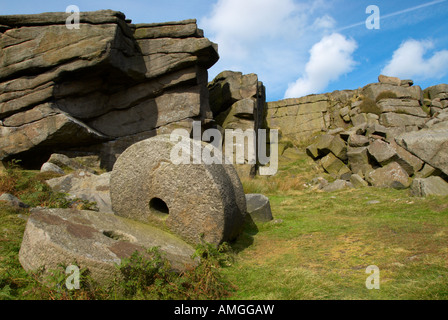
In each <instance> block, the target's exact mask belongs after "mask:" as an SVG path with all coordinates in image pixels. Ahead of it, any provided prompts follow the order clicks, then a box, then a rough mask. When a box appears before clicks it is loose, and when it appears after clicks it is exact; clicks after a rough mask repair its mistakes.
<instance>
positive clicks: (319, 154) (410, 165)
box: [307, 76, 448, 195]
mask: <svg viewBox="0 0 448 320" xmlns="http://www.w3.org/2000/svg"><path fill="white" fill-rule="evenodd" d="M379 79H380V83H378V84H371V85H368V86H366V87H365V88H363V90H362V92H363V94H364V95H362V96H361V100H359V103H357V107H356V109H357V111H356V112H359V113H356V114H357V115H356V116H355V117H354V118H353V119H352V121H355V123H356V125H355V126H353V127H351V128H349V129H346V130H344V129H343V128H339V129H338V130H330V131H328V133H327V134H324V135H320V136H317V137H316V138H315V140H314V141H313V143H312V144H311V145H310V146H308V148H307V153H308V155H309V156H310V157H312V158H313V159H315V160H316V161H318V162H319V163H320V164H321V165H322V168H323V169H324V170H325V171H326V172H327V173H329V174H330V175H332V176H334V178H336V179H342V180H347V181H355V182H356V183H355V185H357V186H365V185H367V184H368V185H371V186H375V187H391V188H396V189H405V188H409V187H410V186H411V184H412V182H413V179H419V180H418V181H419V182H418V183H417V182H415V183H414V184H413V186H414V187H413V188H414V189H416V190H424V188H423V187H417V186H423V185H425V184H424V183H426V184H428V185H430V184H433V182H434V181H436V180H435V179H433V180H422V179H427V178H429V177H432V176H440V177H439V178H438V179H437V182H438V183H439V185H440V184H442V182H440V181H443V180H444V179H445V180H446V179H447V177H448V168H447V163H448V160H447V159H448V158H447V153H446V150H447V147H448V140H447V137H448V136H447V134H446V132H447V129H448V113H447V112H445V111H444V110H443V109H442V110H441V111H440V110H439V111H437V112H436V113H434V115H433V116H432V117H430V116H429V115H428V113H427V111H425V110H427V109H425V106H424V105H423V92H422V91H421V89H420V88H419V87H412V81H411V80H400V79H398V78H391V77H385V76H380V77H379ZM397 79H398V80H397ZM415 88H416V89H415ZM446 88H447V87H446V86H445V85H438V86H435V87H431V88H428V89H427V90H425V95H426V96H428V97H431V95H432V96H433V97H437V98H435V99H436V100H435V101H436V102H440V101H441V100H440V99H444V97H445V94H446V93H445V91H446ZM447 96H448V95H447ZM437 99H438V100H437ZM431 101H432V100H431ZM431 103H432V102H431ZM426 107H428V105H427V106H426ZM353 110H355V109H352V111H353ZM387 119H389V120H390V122H389V120H387ZM385 120H387V121H385ZM341 141H342V143H341ZM352 176H355V177H354V178H353V177H352ZM361 179H362V180H361ZM419 188H420V189H419ZM429 189H430V188H429ZM418 193H419V192H414V194H418ZM420 194H421V195H423V194H425V192H420ZM428 194H429V192H428Z"/></svg>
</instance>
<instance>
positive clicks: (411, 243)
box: [0, 148, 448, 300]
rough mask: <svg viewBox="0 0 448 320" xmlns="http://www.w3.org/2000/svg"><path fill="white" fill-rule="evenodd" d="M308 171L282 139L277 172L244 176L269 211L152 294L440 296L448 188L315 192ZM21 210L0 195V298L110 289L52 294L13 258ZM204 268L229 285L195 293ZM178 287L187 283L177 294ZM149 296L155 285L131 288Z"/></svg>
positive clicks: (445, 273) (446, 278) (445, 290)
mask: <svg viewBox="0 0 448 320" xmlns="http://www.w3.org/2000/svg"><path fill="white" fill-rule="evenodd" d="M288 150H289V151H288ZM26 174H29V177H30V179H31V178H33V177H34V178H35V174H32V173H26ZM317 174H322V172H321V171H320V169H319V168H318V166H316V165H315V164H314V162H313V161H312V160H310V159H308V158H307V156H306V155H305V154H304V153H303V152H301V151H298V150H296V149H294V148H290V149H287V151H286V152H285V154H284V157H283V158H282V159H281V162H280V169H279V173H278V175H277V176H274V177H257V178H255V179H253V180H246V179H244V180H243V186H244V189H245V192H246V193H249V192H261V193H264V194H265V195H267V196H268V197H269V198H270V201H271V208H272V212H273V216H274V219H275V220H274V221H273V222H269V223H264V224H258V225H255V224H253V223H249V222H248V223H247V225H246V228H245V231H244V233H243V234H242V235H241V236H240V237H239V239H238V240H237V241H236V242H234V243H231V247H232V248H233V253H232V257H233V260H226V263H225V264H224V265H225V266H222V265H221V264H220V265H221V266H218V265H217V264H216V263H214V264H213V263H212V264H209V265H207V264H206V265H204V266H202V269H197V270H195V271H193V272H192V273H188V274H185V275H184V276H185V278H183V279H177V278H175V280H172V279H173V278H171V277H172V276H173V275H169V277H165V278H163V277H162V278H159V280H158V282H157V283H162V284H163V283H165V284H163V286H159V288H158V289H160V290H161V291H160V292H159V293H161V295H160V294H159V295H157V294H156V297H157V298H162V299H163V298H164V297H166V298H170V297H171V298H172V297H178V298H179V297H190V298H194V297H200V298H201V299H216V298H220V299H247V300H253V299H267V300H278V299H286V300H302V299H306V300H323V299H331V300H354V299H355V300H359V299H362V300H382V299H388V300H395V299H397V300H412V299H416V300H426V299H442V300H445V299H448V197H429V198H415V197H411V196H410V195H409V192H408V191H407V190H393V189H376V188H363V189H353V190H342V191H337V192H332V193H324V192H321V191H316V190H311V189H309V188H307V187H306V186H305V184H306V183H307V182H309V181H310V180H311V179H312V178H313V177H315V176H316V175H317ZM38 180H39V179H37V181H38ZM6 185H8V184H7V183H6ZM25 185H27V184H26V183H24V184H23V185H22V186H25ZM32 185H34V184H32ZM24 190H29V192H25V193H22V196H24V195H27V194H29V193H31V194H32V193H34V192H38V191H36V190H35V188H34V187H27V188H25V187H24ZM31 191H32V192H31ZM19 194H20V192H19ZM22 200H23V199H22ZM372 201H373V202H372ZM28 214H29V213H28V211H27V210H23V209H22V210H18V209H13V208H11V207H8V206H6V205H5V204H1V203H0V299H42V298H43V299H63V298H72V299H74V298H77V299H116V298H117V296H116V295H112V294H110V293H107V292H106V293H105V292H102V291H97V292H93V293H92V292H84V293H78V295H77V296H67V295H62V296H61V295H60V294H59V295H58V294H57V293H55V291H54V290H48V289H46V290H44V289H43V288H42V287H39V284H38V283H37V281H36V280H34V278H33V277H32V276H30V275H28V274H26V272H25V271H24V270H23V269H22V268H21V266H20V263H19V261H18V251H19V249H20V243H21V237H22V235H23V231H24V228H25V221H24V220H23V219H21V218H20V216H22V217H23V216H26V215H28ZM19 215H20V216H19ZM370 265H376V266H378V267H379V269H380V289H379V290H375V289H374V290H368V289H367V288H366V286H365V283H366V279H367V277H368V276H369V274H366V268H367V267H368V266H370ZM211 271H213V272H211ZM204 275H209V276H212V279H215V280H216V281H215V282H214V283H215V285H216V287H215V288H221V289H223V287H221V285H223V284H224V283H231V284H232V285H233V289H231V288H232V285H230V286H226V287H225V290H223V291H222V292H221V291H219V292H218V293H216V292H214V291H213V290H212V291H211V292H210V293H207V292H206V293H205V294H203V280H204V279H205V277H204ZM158 277H160V274H159V276H158ZM164 279H165V280H166V279H168V280H169V281H165V280H164ZM162 280H163V281H162ZM151 281H152V280H151ZM166 283H168V284H169V285H166ZM173 283H174V284H176V287H174V288H173V287H172V284H173ZM151 286H152V287H151V288H152V289H154V287H153V284H151ZM179 286H181V287H179ZM36 288H37V289H36ZM179 288H181V289H182V290H187V291H183V292H182V294H179V291H178V290H179ZM229 288H230V289H229ZM173 290H174V291H173ZM140 291H141V290H140ZM228 291H229V292H230V293H231V295H230V296H229V295H228ZM164 292H165V293H164ZM223 292H225V293H226V294H223ZM153 296H154V292H153V293H151V294H149V295H147V294H141V292H140V295H139V297H140V298H141V297H143V298H145V297H153ZM118 298H120V296H119V297H118ZM122 298H126V299H132V298H138V297H122Z"/></svg>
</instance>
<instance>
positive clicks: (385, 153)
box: [367, 140, 397, 166]
mask: <svg viewBox="0 0 448 320" xmlns="http://www.w3.org/2000/svg"><path fill="white" fill-rule="evenodd" d="M367 150H368V151H369V154H370V155H371V156H372V157H373V158H374V159H375V160H376V161H377V162H378V163H379V164H380V165H382V166H385V165H387V164H388V163H390V162H392V161H395V159H396V158H397V152H396V151H395V149H394V148H392V147H391V146H390V144H389V143H387V142H385V141H382V140H375V141H374V142H373V143H371V144H370V146H369V147H368V148H367Z"/></svg>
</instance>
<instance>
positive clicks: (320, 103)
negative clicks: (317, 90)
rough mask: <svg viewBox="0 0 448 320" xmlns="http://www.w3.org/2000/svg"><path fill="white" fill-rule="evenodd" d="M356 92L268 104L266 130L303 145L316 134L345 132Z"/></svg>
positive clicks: (343, 92)
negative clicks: (339, 129)
mask: <svg viewBox="0 0 448 320" xmlns="http://www.w3.org/2000/svg"><path fill="white" fill-rule="evenodd" d="M354 96H356V91H350V90H347V91H335V92H332V93H327V94H317V95H309V96H305V97H301V98H292V99H285V100H280V101H275V102H268V103H267V118H266V120H267V123H268V126H269V128H271V129H278V130H280V133H281V135H282V137H283V138H287V139H289V140H290V141H292V142H294V143H299V144H300V143H303V142H306V141H308V140H309V139H310V138H312V137H313V136H314V135H315V134H316V133H317V132H325V131H328V129H329V128H332V127H333V128H339V127H341V128H348V127H349V126H350V124H351V122H350V121H351V118H350V111H351V110H350V106H351V101H352V100H353V99H354V98H353V97H354Z"/></svg>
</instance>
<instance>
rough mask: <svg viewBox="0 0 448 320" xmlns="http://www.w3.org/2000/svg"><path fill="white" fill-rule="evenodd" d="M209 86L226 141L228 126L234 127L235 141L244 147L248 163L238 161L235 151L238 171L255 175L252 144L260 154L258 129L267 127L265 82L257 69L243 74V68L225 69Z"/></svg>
mask: <svg viewBox="0 0 448 320" xmlns="http://www.w3.org/2000/svg"><path fill="white" fill-rule="evenodd" d="M208 88H209V91H210V107H211V110H212V112H213V118H214V119H215V126H216V127H217V128H218V129H219V130H220V131H221V132H222V136H223V141H222V143H223V145H225V144H226V140H225V134H224V132H225V130H233V131H232V132H233V134H234V141H233V143H232V145H234V146H237V145H240V146H243V147H244V150H245V154H244V159H241V160H242V161H240V162H244V163H238V162H237V161H236V158H235V157H236V151H234V152H235V153H234V155H235V156H234V159H233V163H235V164H237V165H236V169H237V172H238V175H239V176H240V177H253V176H254V175H255V174H256V172H257V161H256V159H253V158H254V157H252V160H254V161H251V157H250V156H249V154H248V150H249V144H252V145H253V146H254V149H253V150H254V152H255V155H256V154H257V143H256V142H257V135H258V129H262V128H264V123H263V121H264V117H265V115H264V112H265V105H266V93H265V87H264V85H263V83H262V82H261V81H259V80H258V76H257V75H256V74H253V73H251V74H246V75H243V74H242V73H241V72H233V71H224V72H221V73H220V74H218V75H217V76H216V77H215V79H213V81H211V82H210V83H209V84H208ZM246 133H247V134H246ZM224 151H225V148H224ZM228 156H229V155H228ZM255 158H256V157H255Z"/></svg>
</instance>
